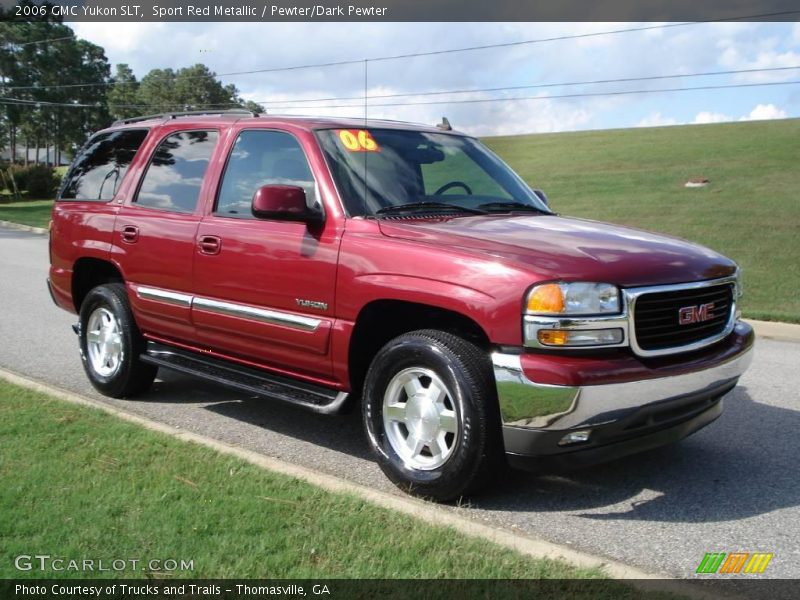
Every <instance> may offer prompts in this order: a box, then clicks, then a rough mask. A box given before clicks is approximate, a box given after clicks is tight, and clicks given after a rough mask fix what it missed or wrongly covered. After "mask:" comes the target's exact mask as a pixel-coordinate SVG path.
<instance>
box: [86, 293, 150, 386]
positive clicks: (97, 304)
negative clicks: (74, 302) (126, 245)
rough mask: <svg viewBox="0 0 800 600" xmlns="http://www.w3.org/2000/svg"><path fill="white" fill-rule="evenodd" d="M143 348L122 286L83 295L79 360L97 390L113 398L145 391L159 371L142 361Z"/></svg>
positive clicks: (143, 343)
mask: <svg viewBox="0 0 800 600" xmlns="http://www.w3.org/2000/svg"><path fill="white" fill-rule="evenodd" d="M144 347H145V342H144V339H143V338H142V336H141V333H139V328H138V327H137V326H136V322H135V321H134V319H133V314H132V313H131V309H130V305H129V303H128V295H127V293H126V292H125V286H124V285H123V284H121V283H107V284H105V285H101V286H98V287H96V288H94V289H93V290H91V291H90V292H89V293H88V294H87V295H86V298H85V300H84V301H83V304H82V305H81V311H80V348H81V359H82V360H83V368H84V370H85V371H86V375H87V376H88V377H89V381H90V382H91V384H92V385H93V386H94V388H95V389H96V390H97V391H99V392H100V393H102V394H104V395H106V396H111V397H113V398H125V397H130V396H135V395H137V394H141V393H142V392H145V391H146V390H147V389H148V388H149V387H150V385H151V384H152V383H153V380H154V379H155V376H156V372H157V371H158V368H157V367H155V366H153V365H148V364H146V363H143V362H142V361H141V359H140V358H139V356H140V355H141V354H142V352H144Z"/></svg>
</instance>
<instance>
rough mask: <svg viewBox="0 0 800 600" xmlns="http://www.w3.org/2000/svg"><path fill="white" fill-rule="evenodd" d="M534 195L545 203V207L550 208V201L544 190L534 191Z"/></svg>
mask: <svg viewBox="0 0 800 600" xmlns="http://www.w3.org/2000/svg"><path fill="white" fill-rule="evenodd" d="M533 193H534V194H536V197H537V198H539V200H541V201H542V202H544V205H545V206H548V207H549V206H550V200H548V199H547V194H545V193H544V190H540V189H534V190H533Z"/></svg>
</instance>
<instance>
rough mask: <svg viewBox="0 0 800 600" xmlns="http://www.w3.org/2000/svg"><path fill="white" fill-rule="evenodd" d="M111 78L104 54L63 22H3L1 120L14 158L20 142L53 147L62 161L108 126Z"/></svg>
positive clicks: (0, 29)
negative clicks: (62, 155) (89, 136)
mask: <svg viewBox="0 0 800 600" xmlns="http://www.w3.org/2000/svg"><path fill="white" fill-rule="evenodd" d="M25 3H28V4H30V2H29V1H28V0H25ZM5 16H7V15H5ZM109 73H110V70H109V66H108V61H107V59H106V57H105V51H104V50H103V48H101V47H100V46H97V45H95V44H92V43H90V42H87V41H85V40H79V39H76V38H75V36H74V33H73V31H72V29H70V28H69V27H67V26H66V25H63V24H62V23H61V22H60V19H53V18H52V17H49V16H48V17H45V18H40V19H39V20H31V21H27V22H23V21H8V22H0V85H1V86H2V94H0V97H2V98H3V101H2V105H3V106H2V109H3V110H2V115H1V116H0V118H1V119H2V121H3V126H4V128H5V129H6V131H7V138H8V143H9V146H10V147H11V152H12V156H15V155H16V151H17V146H18V144H19V143H20V142H24V144H25V145H26V146H32V147H37V148H38V147H40V146H41V145H42V144H44V145H45V147H49V146H50V145H51V144H52V145H53V146H54V148H55V156H54V158H55V160H56V161H58V160H59V158H60V153H61V152H62V151H63V150H65V149H66V150H67V151H71V150H72V149H73V148H74V146H75V145H77V144H80V143H82V142H83V140H84V139H85V138H86V135H87V134H88V132H90V131H92V130H94V129H97V128H99V127H101V126H103V125H105V124H106V123H107V122H108V119H109V117H108V112H107V109H106V97H105V96H106V84H107V83H108V80H109ZM65 86H66V87H65ZM20 138H22V139H20Z"/></svg>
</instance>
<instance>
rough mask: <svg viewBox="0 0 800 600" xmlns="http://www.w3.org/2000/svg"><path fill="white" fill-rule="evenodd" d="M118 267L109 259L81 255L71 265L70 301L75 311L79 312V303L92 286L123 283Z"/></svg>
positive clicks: (81, 302)
mask: <svg viewBox="0 0 800 600" xmlns="http://www.w3.org/2000/svg"><path fill="white" fill-rule="evenodd" d="M124 281H125V280H124V278H123V276H122V272H121V271H120V269H119V268H118V267H117V266H116V265H115V264H114V263H112V262H111V261H109V260H104V259H101V258H92V257H82V258H79V259H78V260H76V261H75V264H74V265H73V267H72V302H73V304H74V306H75V311H76V312H80V310H81V304H83V300H84V299H85V298H86V295H87V294H88V293H89V292H90V291H91V290H92V288H95V287H97V286H98V285H102V284H104V283H111V282H116V283H124Z"/></svg>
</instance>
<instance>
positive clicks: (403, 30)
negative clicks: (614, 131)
mask: <svg viewBox="0 0 800 600" xmlns="http://www.w3.org/2000/svg"><path fill="white" fill-rule="evenodd" d="M662 25H668V24H659V23H73V24H71V27H72V28H73V29H74V30H75V32H76V34H77V35H78V36H79V37H81V38H84V39H87V40H89V41H91V42H94V43H96V44H98V45H100V46H102V47H104V48H105V50H106V55H107V57H108V59H109V61H110V62H111V63H112V64H117V63H127V64H128V65H129V66H130V67H131V68H132V69H133V71H134V73H135V74H136V76H137V77H139V78H141V77H142V76H144V75H145V74H146V73H147V72H148V71H149V70H150V69H153V68H173V69H178V68H181V67H186V66H190V65H193V64H195V63H198V62H200V63H204V64H206V65H207V66H208V67H209V68H210V69H212V70H213V71H215V72H216V73H219V74H223V73H231V72H241V71H250V70H258V69H270V68H279V67H287V66H295V65H308V64H318V63H330V62H337V61H347V60H356V61H363V59H375V58H378V57H386V56H396V55H400V54H408V53H416V52H429V51H437V50H446V49H452V48H463V47H468V46H477V45H487V44H496V43H507V42H515V41H523V40H540V39H544V38H553V37H561V36H574V35H585V34H592V33H599V32H609V31H614V30H619V29H627V28H633V27H652V26H657V27H658V26H662ZM776 67H797V68H794V69H787V70H782V71H772V72H751V73H738V74H728V75H714V76H702V77H687V76H685V75H687V74H695V73H708V72H716V71H741V70H746V69H765V68H776ZM663 75H682V76H681V77H678V78H670V79H662V80H649V81H629V82H616V83H602V84H597V83H595V84H589V83H585V82H593V81H598V80H609V79H622V78H637V77H653V76H663ZM220 79H221V81H222V82H223V83H225V84H229V83H233V84H234V85H236V87H237V88H238V89H239V91H240V94H241V96H242V97H243V98H245V99H248V100H254V101H257V102H260V103H261V104H263V105H265V106H266V108H267V111H268V112H271V113H285V114H311V115H334V116H355V117H363V116H364V106H363V104H364V101H363V94H364V85H365V64H364V63H363V62H359V63H358V64H349V65H340V66H331V67H315V68H310V69H299V70H294V71H283V72H273V73H255V74H247V75H235V76H221V77H220ZM791 81H797V82H800V23H693V24H688V25H681V26H669V27H659V28H655V29H649V30H646V31H635V32H626V33H616V34H608V35H594V36H590V37H583V38H577V39H566V40H560V41H548V42H541V43H535V44H521V45H516V46H512V47H505V48H495V49H486V50H475V51H469V52H460V53H448V54H440V55H434V56H421V57H415V58H404V59H394V60H382V61H380V60H378V61H376V60H369V61H368V62H367V63H366V86H367V90H368V96H370V97H372V96H379V95H383V96H385V95H393V94H419V93H420V92H438V91H452V90H468V93H462V94H442V95H435V96H432V95H427V96H404V97H399V98H383V99H379V98H371V99H370V100H369V101H368V109H367V111H368V115H369V117H370V118H388V119H399V120H404V121H414V122H422V123H436V122H439V121H440V120H441V118H442V116H447V118H448V119H449V120H450V122H451V123H452V124H453V127H454V128H456V129H458V130H460V131H464V132H467V133H470V134H472V135H480V136H488V135H513V134H523V133H541V132H556V131H575V130H588V129H611V128H627V127H646V126H664V125H677V124H691V123H716V122H725V121H739V120H749V119H781V118H792V117H798V116H800V83H798V84H790V85H771V86H760V87H739V88H728V89H706V90H695V91H682V92H653V93H643V94H635V95H607V96H584V97H571V98H548V96H564V95H574V94H587V93H606V92H618V91H629V90H637V91H639V90H658V89H664V88H683V87H702V86H719V85H741V84H754V83H759V84H760V83H782V82H791ZM563 83H578V85H568V86H565V85H553V86H550V87H540V88H531V89H522V90H513V91H508V90H506V91H494V92H476V91H473V90H477V89H486V88H507V87H511V86H535V85H540V86H541V85H543V84H563ZM342 97H345V98H350V97H361V98H360V99H355V100H341V101H336V102H332V101H330V100H325V101H317V102H305V103H298V102H296V101H297V100H309V99H318V98H342ZM513 97H522V98H524V99H521V100H509V98H513ZM495 98H500V99H502V100H501V101H492V102H471V103H464V102H462V103H453V102H452V100H486V99H495ZM431 101H436V102H444V103H443V104H414V103H418V102H431ZM335 104H336V105H348V106H347V107H344V108H333V107H332V105H335ZM379 104H392V105H393V106H379ZM273 107H274V108H273Z"/></svg>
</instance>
